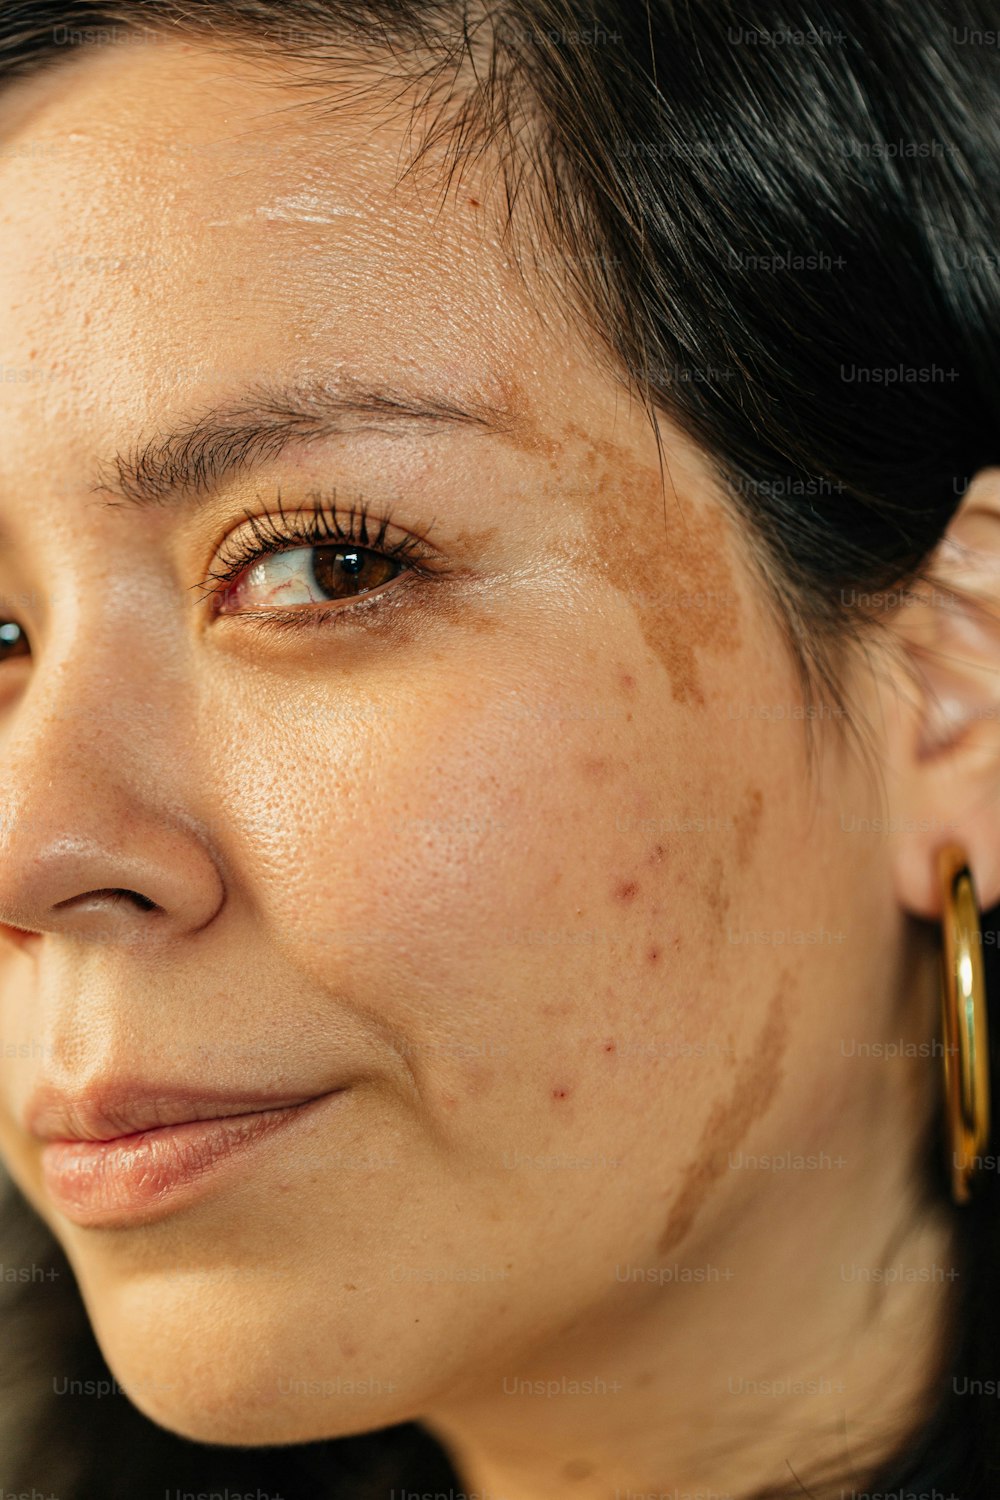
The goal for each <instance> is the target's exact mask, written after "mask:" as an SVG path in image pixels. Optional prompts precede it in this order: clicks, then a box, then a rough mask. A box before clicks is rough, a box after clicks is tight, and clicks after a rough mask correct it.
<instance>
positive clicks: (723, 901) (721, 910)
mask: <svg viewBox="0 0 1000 1500" xmlns="http://www.w3.org/2000/svg"><path fill="white" fill-rule="evenodd" d="M701 893H702V895H703V896H704V898H705V904H706V906H707V907H708V909H709V911H710V912H711V915H712V920H713V922H716V923H718V925H719V926H720V927H721V926H722V923H723V922H724V921H725V918H726V913H727V912H728V910H729V890H728V887H727V884H726V867H725V865H724V864H723V863H722V860H721V859H720V858H719V857H718V855H713V856H712V858H711V859H710V860H709V862H708V874H707V876H706V878H705V880H704V882H703V884H702V887H701Z"/></svg>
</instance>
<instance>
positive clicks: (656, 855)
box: [647, 844, 663, 865]
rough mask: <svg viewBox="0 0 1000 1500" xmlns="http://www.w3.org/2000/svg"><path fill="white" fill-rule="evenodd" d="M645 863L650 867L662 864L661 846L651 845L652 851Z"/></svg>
mask: <svg viewBox="0 0 1000 1500" xmlns="http://www.w3.org/2000/svg"><path fill="white" fill-rule="evenodd" d="M647 862H648V863H649V864H651V865H659V864H662V863H663V845H662V844H654V845H653V848H652V851H651V853H650V856H649V860H648V861H647Z"/></svg>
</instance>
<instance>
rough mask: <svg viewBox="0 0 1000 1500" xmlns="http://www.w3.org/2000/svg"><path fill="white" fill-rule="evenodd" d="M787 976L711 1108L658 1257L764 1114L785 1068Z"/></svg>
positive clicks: (676, 1239)
mask: <svg viewBox="0 0 1000 1500" xmlns="http://www.w3.org/2000/svg"><path fill="white" fill-rule="evenodd" d="M790 988H791V984H790V975H789V973H788V971H787V970H785V971H783V972H782V974H781V976H780V978H779V980H778V985H777V988H776V989H775V991H774V994H773V995H772V997H771V1001H770V1004H769V1006H768V1010H767V1017H766V1019H765V1021H764V1024H763V1026H762V1027H761V1031H760V1034H759V1036H758V1038H757V1041H756V1042H755V1044H754V1046H753V1049H752V1051H751V1052H750V1054H749V1056H746V1057H743V1058H742V1059H741V1060H740V1061H739V1063H738V1065H737V1068H736V1076H735V1078H734V1079H733V1080H732V1085H731V1088H730V1092H729V1097H728V1098H726V1099H719V1100H717V1101H716V1103H715V1104H714V1105H713V1106H712V1109H711V1111H710V1112H709V1116H708V1119H707V1120H706V1122H705V1126H704V1129H703V1130H702V1133H701V1141H700V1142H699V1145H698V1149H697V1151H696V1152H695V1154H694V1157H693V1159H692V1160H691V1162H690V1163H689V1164H688V1167H687V1169H686V1171H685V1173H684V1175H683V1178H682V1180H681V1185H680V1188H679V1190H678V1193H677V1196H676V1198H675V1199H674V1203H673V1206H672V1208H671V1210H670V1214H669V1217H668V1219H667V1222H666V1224H665V1226H664V1228H663V1231H662V1233H661V1235H660V1240H659V1245H658V1247H657V1248H658V1251H659V1253H660V1254H661V1255H663V1254H666V1253H667V1252H668V1251H672V1250H674V1249H675V1248H676V1247H677V1246H678V1245H679V1244H680V1243H681V1241H682V1240H684V1239H685V1238H686V1236H687V1235H688V1234H689V1232H690V1230H691V1227H692V1225H693V1224H694V1221H695V1219H696V1217H697V1215H698V1212H699V1210H700V1209H701V1207H702V1205H703V1204H704V1202H705V1200H706V1198H707V1196H708V1194H709V1192H710V1190H711V1187H712V1184H713V1183H715V1182H718V1180H719V1179H720V1178H721V1177H724V1176H725V1173H726V1171H727V1169H728V1166H729V1157H730V1155H731V1153H732V1152H733V1151H735V1150H736V1148H737V1146H739V1144H740V1142H741V1141H742V1140H743V1138H744V1136H745V1135H746V1133H747V1131H748V1130H749V1129H750V1127H751V1126H752V1125H753V1124H754V1122H755V1121H756V1120H759V1119H761V1118H762V1116H763V1115H764V1114H766V1112H767V1110H768V1107H769V1106H770V1104H771V1102H772V1100H773V1099H774V1096H775V1095H776V1093H777V1091H778V1088H779V1086H780V1084H781V1081H782V1079H783V1078H784V1076H785V1070H784V1067H783V1066H782V1062H783V1058H784V1055H785V1052H786V1050H787V1048H788V1040H789V1027H788V994H789V990H790Z"/></svg>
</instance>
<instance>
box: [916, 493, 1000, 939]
mask: <svg viewBox="0 0 1000 1500" xmlns="http://www.w3.org/2000/svg"><path fill="white" fill-rule="evenodd" d="M925 575H926V576H925V580H924V581H922V582H921V583H920V584H919V585H915V586H914V588H913V589H912V590H908V591H907V592H906V596H905V599H904V602H903V603H902V604H901V605H900V607H899V608H898V610H897V611H896V613H895V617H894V619H893V621H892V624H891V626H890V629H891V631H892V633H893V634H894V635H895V637H896V641H897V644H898V645H899V646H900V647H901V648H902V653H903V666H904V670H905V672H906V675H907V679H908V680H907V684H906V687H905V689H904V691H903V693H902V694H901V697H900V700H899V701H898V703H897V707H896V712H895V714H894V721H893V727H892V731H891V733H892V741H893V743H892V748H891V751H890V755H891V759H892V761H893V765H894V770H895V773H896V774H895V775H894V777H893V787H892V791H891V800H892V802H893V803H895V804H896V805H895V806H894V807H893V808H892V810H891V815H890V825H889V826H890V829H891V830H892V831H893V832H894V833H895V838H894V841H893V844H894V850H895V861H894V876H895V882H896V890H897V895H898V898H899V901H900V903H901V905H902V906H903V907H904V908H906V910H908V911H910V912H912V913H913V915H915V916H918V917H924V918H928V919H934V918H939V917H940V916H941V892H940V890H939V887H938V880H937V874H936V855H937V851H938V849H940V848H941V846H942V845H943V844H946V843H951V842H953V841H954V842H957V843H959V844H960V845H961V846H962V847H963V848H964V850H965V852H966V856H967V858H968V862H969V866H970V868H971V870H972V877H973V880H974V882H975V885H976V890H977V894H978V897H979V903H980V906H981V907H982V908H983V910H984V911H985V910H988V909H989V908H990V907H992V906H995V905H996V904H997V903H998V902H1000V468H989V469H982V470H980V472H979V473H978V474H976V476H975V478H974V479H973V481H972V483H971V484H970V486H969V488H968V489H967V490H966V492H965V494H964V496H963V497H962V502H961V504H960V506H959V508H958V510H957V511H956V513H955V515H954V516H953V517H952V520H951V523H950V524H949V526H948V530H947V532H946V533H945V536H944V537H943V538H942V541H941V543H940V544H939V546H938V548H937V549H936V551H935V553H934V556H933V557H932V558H931V560H930V563H929V564H928V567H927V568H926V570H925Z"/></svg>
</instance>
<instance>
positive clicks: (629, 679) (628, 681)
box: [618, 672, 635, 693]
mask: <svg viewBox="0 0 1000 1500" xmlns="http://www.w3.org/2000/svg"><path fill="white" fill-rule="evenodd" d="M618 680H619V682H620V683H621V685H622V687H623V688H624V689H625V691H626V692H627V693H631V692H632V691H633V690H634V688H635V678H634V677H633V676H632V673H631V672H623V673H622V675H621V677H620V678H619V679H618Z"/></svg>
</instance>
